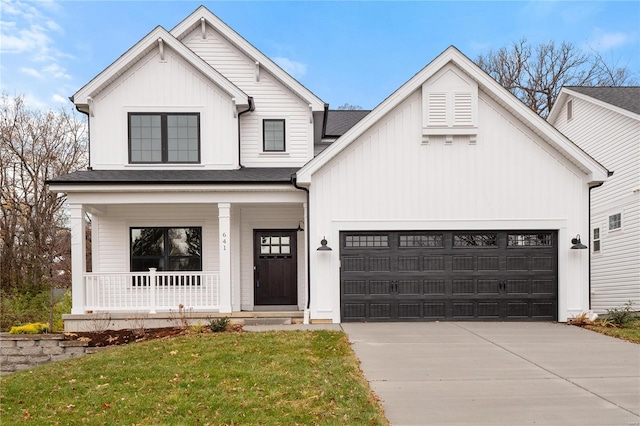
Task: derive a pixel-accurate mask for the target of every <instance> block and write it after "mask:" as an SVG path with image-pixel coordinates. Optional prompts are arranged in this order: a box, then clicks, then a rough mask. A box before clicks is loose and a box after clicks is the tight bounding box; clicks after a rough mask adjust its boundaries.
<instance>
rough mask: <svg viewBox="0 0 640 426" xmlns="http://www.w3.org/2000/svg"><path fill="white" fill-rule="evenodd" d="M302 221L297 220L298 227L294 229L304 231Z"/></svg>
mask: <svg viewBox="0 0 640 426" xmlns="http://www.w3.org/2000/svg"><path fill="white" fill-rule="evenodd" d="M303 226H304V222H303V221H300V222H298V229H296V231H298V232H300V231H304V227H303Z"/></svg>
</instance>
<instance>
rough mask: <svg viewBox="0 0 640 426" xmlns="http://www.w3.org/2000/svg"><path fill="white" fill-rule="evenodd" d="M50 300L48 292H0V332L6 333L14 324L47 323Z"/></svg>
mask: <svg viewBox="0 0 640 426" xmlns="http://www.w3.org/2000/svg"><path fill="white" fill-rule="evenodd" d="M50 298H51V295H50V293H49V292H48V291H43V292H40V293H30V292H24V293H19V292H2V298H1V300H2V306H1V309H0V331H7V330H9V329H10V328H11V326H13V325H15V324H26V323H32V322H47V321H49V303H50V302H49V301H50Z"/></svg>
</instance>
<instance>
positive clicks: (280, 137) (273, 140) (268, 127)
mask: <svg viewBox="0 0 640 426" xmlns="http://www.w3.org/2000/svg"><path fill="white" fill-rule="evenodd" d="M284 136H285V135H284V120H263V121H262V137H263V145H262V149H263V151H264V152H284V151H285V144H284Z"/></svg>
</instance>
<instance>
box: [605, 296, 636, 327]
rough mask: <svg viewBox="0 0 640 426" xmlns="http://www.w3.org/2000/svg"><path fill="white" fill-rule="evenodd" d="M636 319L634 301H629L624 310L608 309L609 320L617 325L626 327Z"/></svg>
mask: <svg viewBox="0 0 640 426" xmlns="http://www.w3.org/2000/svg"><path fill="white" fill-rule="evenodd" d="M633 318H635V312H634V311H633V301H631V300H629V301H628V302H627V303H625V304H624V307H622V308H611V309H607V319H608V320H609V321H611V322H612V323H613V324H615V325H625V324H626V323H628V322H630V321H631V320H632V319H633Z"/></svg>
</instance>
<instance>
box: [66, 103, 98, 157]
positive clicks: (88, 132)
mask: <svg viewBox="0 0 640 426" xmlns="http://www.w3.org/2000/svg"><path fill="white" fill-rule="evenodd" d="M69 100H70V101H71V102H73V96H69ZM74 104H75V102H74ZM76 111H78V112H79V113H82V114H84V115H86V116H87V162H88V164H87V170H93V168H92V167H91V118H90V116H89V113H88V112H86V111H82V110H81V109H80V107H79V106H78V105H76Z"/></svg>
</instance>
